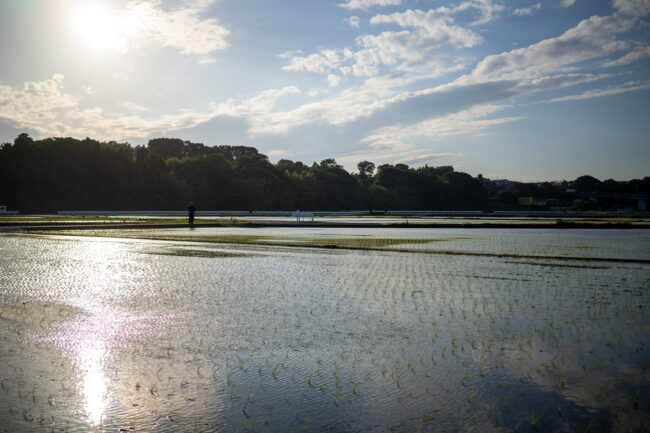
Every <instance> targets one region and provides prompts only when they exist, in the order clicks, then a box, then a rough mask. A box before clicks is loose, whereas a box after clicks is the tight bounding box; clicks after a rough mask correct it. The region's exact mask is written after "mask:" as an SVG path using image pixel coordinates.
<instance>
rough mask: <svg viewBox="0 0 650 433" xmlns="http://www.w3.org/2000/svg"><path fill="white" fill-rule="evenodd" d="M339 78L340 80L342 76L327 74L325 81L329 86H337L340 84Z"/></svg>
mask: <svg viewBox="0 0 650 433" xmlns="http://www.w3.org/2000/svg"><path fill="white" fill-rule="evenodd" d="M341 80H342V78H341V76H340V75H336V74H329V75H328V76H327V82H328V83H329V85H330V87H336V86H338V85H339V84H341Z"/></svg>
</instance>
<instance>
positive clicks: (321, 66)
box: [283, 8, 483, 77]
mask: <svg viewBox="0 0 650 433" xmlns="http://www.w3.org/2000/svg"><path fill="white" fill-rule="evenodd" d="M370 22H371V23H372V24H392V23H394V24H397V25H399V26H400V27H403V28H409V29H413V31H411V30H402V31H385V32H382V33H380V34H377V35H362V36H359V37H358V38H356V44H357V46H358V49H357V50H356V51H353V50H350V49H343V50H331V49H326V50H320V51H319V52H318V53H314V54H310V55H307V56H299V55H294V56H291V55H290V53H291V52H288V53H285V54H283V57H284V58H288V57H290V59H289V63H288V64H287V65H285V66H284V67H283V69H284V70H285V71H308V72H314V73H321V74H331V73H332V72H335V71H339V72H341V73H343V74H344V75H347V74H349V73H352V74H353V75H355V76H356V77H372V76H376V75H379V74H380V73H381V67H382V66H386V65H388V66H394V65H397V68H398V69H400V70H403V71H409V70H411V71H412V69H411V68H414V69H422V66H423V65H432V66H434V67H435V68H436V69H438V68H439V67H440V66H442V64H441V61H442V60H443V57H442V56H440V55H438V56H433V55H432V54H431V52H432V51H434V50H436V49H439V48H442V47H456V48H465V47H473V46H475V45H477V44H479V43H481V42H482V41H483V39H482V37H481V36H480V35H478V34H477V33H475V32H473V31H472V30H469V29H465V28H462V27H459V26H456V25H454V24H453V19H452V17H451V16H450V12H449V10H448V9H445V8H440V9H437V10H430V11H428V12H423V11H420V10H407V11H405V12H399V13H393V14H390V15H377V16H375V17H373V18H372V19H371V20H370ZM445 60H447V61H448V60H449V59H448V58H447V59H445ZM398 64H399V65H398Z"/></svg>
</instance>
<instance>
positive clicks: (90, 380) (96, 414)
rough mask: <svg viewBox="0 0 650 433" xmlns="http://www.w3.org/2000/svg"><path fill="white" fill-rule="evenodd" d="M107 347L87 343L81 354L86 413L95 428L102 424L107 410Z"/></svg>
mask: <svg viewBox="0 0 650 433" xmlns="http://www.w3.org/2000/svg"><path fill="white" fill-rule="evenodd" d="M104 356H105V347H104V344H103V342H101V341H99V342H90V341H89V342H87V346H85V347H83V348H82V350H81V352H80V353H79V364H80V365H81V369H82V376H83V395H84V402H85V407H86V413H87V414H88V418H89V420H90V423H91V424H92V425H94V426H96V425H99V424H101V422H102V420H103V418H104V412H105V410H106V395H105V394H106V378H105V377H104Z"/></svg>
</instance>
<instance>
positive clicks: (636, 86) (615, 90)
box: [544, 83, 650, 103]
mask: <svg viewBox="0 0 650 433" xmlns="http://www.w3.org/2000/svg"><path fill="white" fill-rule="evenodd" d="M646 89H650V83H643V84H641V83H626V84H625V85H623V86H617V87H612V88H609V89H596V90H588V91H586V92H583V93H580V94H577V95H568V96H561V97H558V98H553V99H549V100H548V101H544V102H547V103H551V102H566V101H584V100H585V99H593V98H602V97H603V96H612V95H619V94H621V93H627V92H635V91H637V90H646Z"/></svg>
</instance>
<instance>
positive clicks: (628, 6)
mask: <svg viewBox="0 0 650 433" xmlns="http://www.w3.org/2000/svg"><path fill="white" fill-rule="evenodd" d="M613 5H614V8H616V9H618V10H619V11H621V12H623V13H624V14H628V15H634V16H639V17H642V16H644V15H647V14H648V13H650V0H614V3H613Z"/></svg>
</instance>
